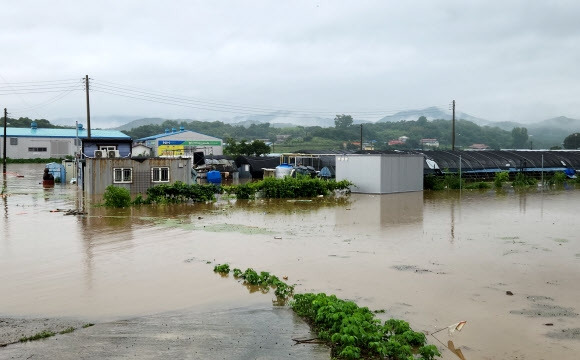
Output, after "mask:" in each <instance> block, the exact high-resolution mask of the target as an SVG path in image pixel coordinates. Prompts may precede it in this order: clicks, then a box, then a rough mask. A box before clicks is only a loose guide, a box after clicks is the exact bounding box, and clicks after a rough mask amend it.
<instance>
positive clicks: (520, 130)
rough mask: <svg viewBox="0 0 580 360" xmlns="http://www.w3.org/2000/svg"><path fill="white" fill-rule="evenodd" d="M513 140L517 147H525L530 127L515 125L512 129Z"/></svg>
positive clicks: (514, 145)
mask: <svg viewBox="0 0 580 360" xmlns="http://www.w3.org/2000/svg"><path fill="white" fill-rule="evenodd" d="M512 141H513V143H512V144H513V147H514V148H515V149H523V148H526V147H527V143H528V129H526V128H525V127H515V128H513V129H512Z"/></svg>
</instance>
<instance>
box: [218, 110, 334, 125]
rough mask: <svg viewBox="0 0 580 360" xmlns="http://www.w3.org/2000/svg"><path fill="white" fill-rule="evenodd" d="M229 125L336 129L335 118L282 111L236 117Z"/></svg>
mask: <svg viewBox="0 0 580 360" xmlns="http://www.w3.org/2000/svg"><path fill="white" fill-rule="evenodd" d="M229 123H230V124H239V125H243V126H249V125H250V124H264V123H269V124H270V125H271V126H272V127H275V128H286V127H295V126H320V127H334V117H333V118H332V119H329V118H324V117H318V116H309V115H305V114H301V113H297V112H293V111H285V110H284V111H283V110H280V111H274V112H271V113H268V114H257V115H243V116H236V117H234V118H233V119H232V120H231V121H230V122H229Z"/></svg>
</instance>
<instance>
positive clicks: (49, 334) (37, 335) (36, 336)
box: [20, 329, 74, 342]
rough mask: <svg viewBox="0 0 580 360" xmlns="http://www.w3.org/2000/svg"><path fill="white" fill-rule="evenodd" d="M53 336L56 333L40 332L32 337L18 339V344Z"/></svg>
mask: <svg viewBox="0 0 580 360" xmlns="http://www.w3.org/2000/svg"><path fill="white" fill-rule="evenodd" d="M73 330H74V329H73ZM54 335H56V333H54V332H52V331H49V330H44V331H41V332H39V333H37V334H34V335H32V336H28V337H23V338H20V342H27V341H34V340H40V339H45V338H48V337H51V336H54Z"/></svg>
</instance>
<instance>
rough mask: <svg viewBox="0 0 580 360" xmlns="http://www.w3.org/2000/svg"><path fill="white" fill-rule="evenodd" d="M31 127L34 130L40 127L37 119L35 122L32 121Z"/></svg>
mask: <svg viewBox="0 0 580 360" xmlns="http://www.w3.org/2000/svg"><path fill="white" fill-rule="evenodd" d="M30 128H31V129H32V130H36V129H38V124H37V123H36V121H33V122H31V123H30Z"/></svg>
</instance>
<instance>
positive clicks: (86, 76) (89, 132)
mask: <svg viewBox="0 0 580 360" xmlns="http://www.w3.org/2000/svg"><path fill="white" fill-rule="evenodd" d="M85 89H86V92H87V139H90V138H91V107H90V105H89V76H88V75H85Z"/></svg>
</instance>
